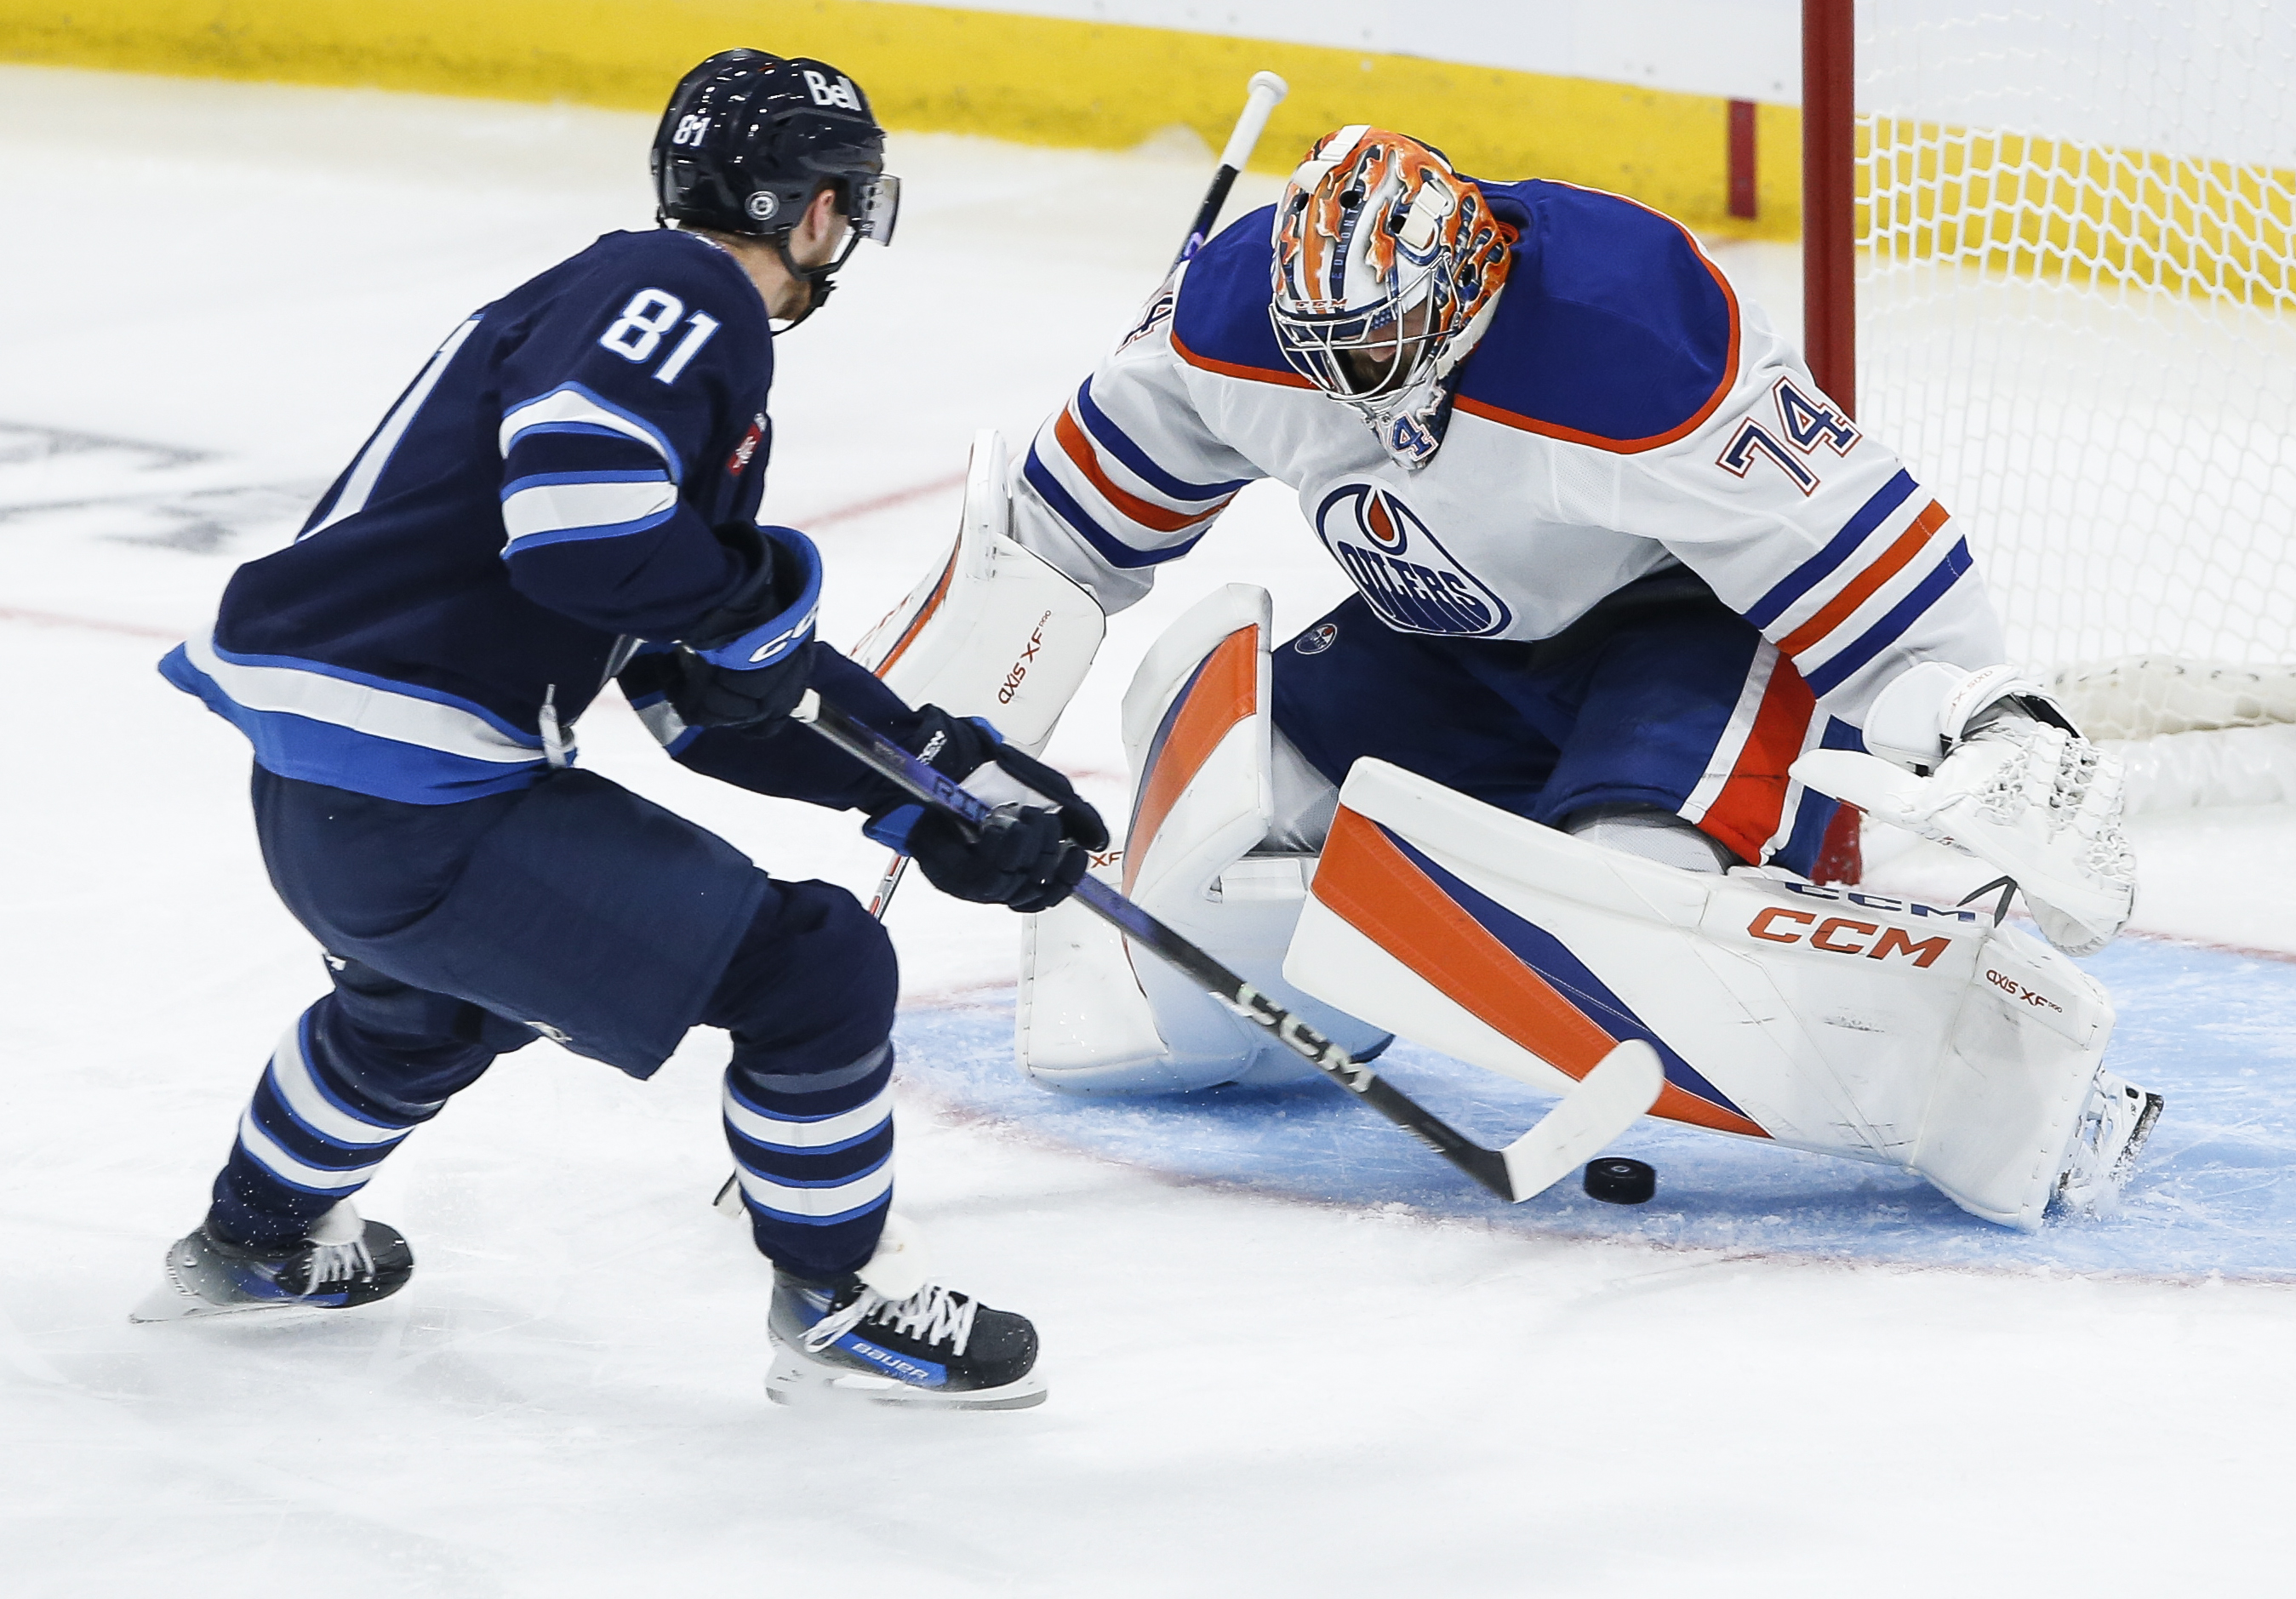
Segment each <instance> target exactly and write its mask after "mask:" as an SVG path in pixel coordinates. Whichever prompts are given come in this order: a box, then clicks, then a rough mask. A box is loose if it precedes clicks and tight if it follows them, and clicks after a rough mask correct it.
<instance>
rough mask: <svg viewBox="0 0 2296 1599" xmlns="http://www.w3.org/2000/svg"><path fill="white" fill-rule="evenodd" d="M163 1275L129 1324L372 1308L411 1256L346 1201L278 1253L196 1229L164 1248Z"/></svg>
mask: <svg viewBox="0 0 2296 1599" xmlns="http://www.w3.org/2000/svg"><path fill="white" fill-rule="evenodd" d="M166 1271H167V1281H165V1282H164V1283H160V1286H159V1287H158V1288H155V1289H153V1290H152V1292H151V1293H150V1294H149V1295H148V1296H147V1297H146V1298H145V1299H144V1300H143V1303H142V1304H140V1305H138V1306H136V1307H135V1309H133V1310H131V1311H129V1312H128V1315H127V1319H128V1320H130V1321H135V1322H172V1321H184V1320H187V1319H189V1318H191V1317H193V1316H233V1315H238V1314H242V1313H244V1312H248V1311H282V1310H314V1309H316V1310H341V1309H345V1308H348V1307H350V1306H353V1305H365V1304H371V1303H372V1302H373V1301H374V1300H380V1299H384V1298H387V1297H388V1296H389V1295H391V1294H394V1293H397V1292H398V1291H399V1290H400V1289H401V1288H404V1287H405V1286H406V1279H407V1278H409V1277H410V1276H413V1275H414V1251H412V1250H410V1249H408V1248H407V1246H406V1238H405V1237H404V1236H402V1235H401V1234H400V1233H399V1231H398V1228H396V1227H392V1226H385V1225H384V1224H383V1223H381V1222H379V1221H366V1220H365V1219H364V1218H361V1217H360V1215H359V1213H358V1211H357V1210H355V1209H353V1207H352V1205H351V1202H350V1201H348V1200H345V1201H342V1202H341V1203H340V1204H339V1205H337V1206H336V1207H335V1208H334V1209H333V1210H330V1211H328V1212H327V1213H326V1214H325V1215H324V1216H322V1217H321V1218H319V1219H318V1220H317V1221H316V1222H314V1223H313V1224H312V1226H311V1230H310V1231H309V1232H307V1233H306V1234H303V1237H302V1241H301V1242H299V1243H297V1244H295V1245H294V1246H293V1247H292V1248H291V1249H288V1250H286V1251H283V1252H281V1253H278V1254H265V1253H263V1252H261V1251H256V1250H249V1249H242V1248H241V1247H239V1246H238V1245H236V1244H233V1243H227V1242H225V1241H224V1240H222V1239H220V1238H217V1237H215V1236H214V1235H213V1234H210V1233H209V1231H208V1229H207V1226H206V1224H204V1223H202V1224H201V1225H200V1226H197V1227H195V1228H193V1230H192V1233H191V1235H190V1236H189V1237H186V1238H184V1239H180V1240H178V1241H177V1242H176V1243H175V1244H174V1245H172V1246H171V1247H170V1248H169V1249H168V1259H167V1266H166Z"/></svg>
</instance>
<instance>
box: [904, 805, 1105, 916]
mask: <svg viewBox="0 0 2296 1599" xmlns="http://www.w3.org/2000/svg"><path fill="white" fill-rule="evenodd" d="M901 810H902V811H909V812H913V813H914V814H912V815H910V816H906V817H902V816H901V812H895V813H894V814H893V816H892V817H888V818H886V820H888V821H892V820H895V819H896V818H898V819H900V820H906V823H907V826H906V828H905V829H903V830H902V832H903V836H902V838H901V840H900V842H899V843H898V845H897V846H896V848H898V849H906V851H908V853H909V854H910V855H911V856H913V857H915V859H916V863H917V865H919V866H920V867H922V869H923V871H924V874H925V876H926V878H927V880H929V881H931V883H932V886H933V887H935V888H937V889H939V890H940V891H941V892H942V893H944V894H951V895H954V896H955V897H956V898H959V899H970V900H972V901H973V902H974V903H975V904H978V905H1005V906H1011V907H1012V908H1013V909H1014V910H1016V911H1046V910H1050V909H1052V907H1053V906H1056V905H1058V904H1059V903H1060V902H1061V901H1062V900H1063V899H1066V898H1068V897H1069V894H1070V891H1071V890H1074V889H1075V887H1076V886H1077V881H1078V879H1079V878H1081V877H1082V876H1083V875H1084V873H1085V868H1086V867H1087V866H1088V865H1091V864H1092V857H1091V856H1090V855H1088V854H1087V853H1086V851H1085V850H1084V849H1081V848H1080V847H1078V845H1077V844H1076V843H1075V842H1074V841H1072V840H1070V838H1069V836H1068V834H1067V832H1066V831H1065V830H1064V829H1063V827H1062V823H1061V813H1060V812H1058V811H1052V810H1045V809H1043V808H1039V807H1037V806H1034V805H1022V804H1021V803H1019V802H1018V801H1014V802H1013V803H1010V804H1005V805H1000V806H998V807H997V808H996V809H995V810H994V811H992V812H991V813H990V814H989V816H988V820H987V821H985V822H983V823H982V824H980V827H979V828H978V829H977V830H976V829H975V828H974V827H973V826H972V824H970V823H966V822H960V821H959V820H957V818H956V817H955V816H954V815H953V814H951V813H950V812H948V811H945V810H941V809H939V808H934V809H931V810H924V809H922V808H913V807H909V806H903V807H902V808H901ZM886 831H887V830H885V829H883V828H882V827H881V825H873V826H872V827H871V828H870V830H869V832H870V836H871V837H872V838H876V839H879V840H883V839H884V838H885V836H886Z"/></svg>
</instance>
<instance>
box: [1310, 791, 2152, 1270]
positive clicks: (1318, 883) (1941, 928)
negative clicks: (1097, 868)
mask: <svg viewBox="0 0 2296 1599" xmlns="http://www.w3.org/2000/svg"><path fill="white" fill-rule="evenodd" d="M1284 970H1285V973H1286V975H1287V976H1288V977H1290V978H1291V979H1292V981H1293V982H1294V983H1296V984H1297V985H1298V986H1300V988H1304V989H1306V990H1307V991H1308V992H1309V993H1313V994H1320V995H1324V996H1327V997H1329V996H1337V995H1341V994H1344V995H1346V996H1348V1002H1349V1008H1350V1009H1351V1010H1353V1011H1354V1012H1355V1013H1357V1014H1358V1015H1361V1016H1363V1017H1365V1019H1366V1020H1367V1021H1371V1022H1373V1023H1375V1024H1377V1025H1379V1026H1382V1027H1386V1028H1390V1029H1393V1030H1394V1031H1396V1032H1398V1033H1399V1034H1401V1035H1403V1036H1405V1037H1410V1038H1412V1039H1414V1040H1415V1041H1416V1042H1419V1043H1423V1044H1425V1045H1428V1046H1431V1047H1434V1048H1438V1049H1441V1050H1444V1051H1446V1052H1447V1053H1449V1054H1453V1055H1456V1056H1457V1057H1458V1058H1460V1059H1462V1060H1466V1061H1470V1062H1473V1063H1475V1064H1478V1065H1481V1066H1484V1067H1487V1068H1489V1069H1490V1070H1497V1071H1501V1072H1505V1073H1506V1074H1508V1075H1510V1076H1514V1077H1518V1078H1523V1079H1524V1080H1526V1081H1529V1082H1531V1083H1533V1084H1537V1085H1539V1086H1543V1087H1552V1088H1557V1089H1559V1088H1562V1087H1566V1086H1567V1084H1568V1082H1569V1081H1571V1080H1575V1079H1577V1078H1581V1077H1583V1076H1585V1075H1586V1073H1587V1071H1588V1070H1592V1068H1593V1067H1594V1065H1595V1063H1596V1062H1598V1061H1600V1060H1601V1059H1602V1058H1603V1055H1604V1054H1607V1053H1608V1051H1609V1050H1610V1049H1611V1048H1612V1047H1613V1046H1615V1045H1616V1044H1617V1043H1619V1042H1620V1041H1623V1040H1625V1039H1628V1038H1640V1039H1643V1040H1644V1042H1646V1043H1649V1044H1650V1045H1651V1046H1652V1047H1653V1048H1654V1049H1656V1050H1657V1052H1658V1054H1659V1056H1660V1059H1661V1062H1662V1064H1663V1065H1664V1067H1665V1070H1666V1078H1667V1083H1666V1087H1664V1088H1663V1089H1662V1090H1661V1094H1660V1097H1659V1100H1658V1103H1656V1105H1655V1106H1654V1107H1653V1108H1652V1114H1653V1115H1658V1116H1662V1117H1667V1118H1669V1119H1674V1120H1677V1121H1685V1122H1689V1123H1692V1124H1693V1125H1696V1126H1701V1127H1705V1128H1710V1129H1713V1130H1716V1131H1721V1132H1730V1133H1736V1134H1740V1135H1743V1136H1750V1137H1765V1138H1770V1139H1774V1140H1775V1141H1777V1142H1780V1143H1784V1144H1792V1145H1794V1146H1796V1147H1799V1148H1803V1149H1810V1150H1816V1151H1819V1152H1824V1153H1828V1154H1835V1155H1844V1156H1848V1157H1850V1158H1852V1159H1857V1160H1876V1161H1885V1162H1888V1163H1890V1164H1893V1165H1898V1166H1903V1167H1905V1168H1907V1169H1911V1170H1913V1171H1915V1172H1917V1173H1918V1174H1920V1175H1921V1176H1923V1177H1926V1178H1927V1179H1928V1180H1929V1181H1930V1182H1931V1183H1932V1184H1933V1185H1936V1186H1937V1187H1938V1188H1939V1190H1941V1191H1942V1192H1943V1193H1946V1194H1947V1196H1948V1197H1949V1198H1950V1199H1952V1200H1953V1201H1955V1202H1956V1203H1957V1204H1959V1205H1961V1206H1962V1207H1963V1208H1964V1209H1965V1210H1970V1211H1972V1213H1974V1214H1976V1215H1979V1216H1981V1217H1984V1218H1986V1219H1988V1220H1990V1221H1996V1222H2000V1223H2003V1224H2005V1225H2008V1226H2018V1227H2025V1228H2031V1227H2035V1226H2039V1224H2040V1220H2041V1217H2042V1214H2043V1212H2044V1210H2046V1207H2047V1204H2048V1202H2049V1199H2050V1196H2051V1194H2052V1193H2053V1192H2054V1189H2055V1186H2056V1183H2057V1178H2058V1175H2059V1174H2060V1173H2061V1172H2062V1171H2063V1170H2064V1169H2065V1167H2066V1163H2067V1160H2068V1159H2069V1151H2070V1146H2071V1142H2072V1139H2073V1135H2074V1132H2075V1129H2076V1124H2077V1122H2078V1119H2079V1115H2080V1112H2081V1110H2082V1107H2083V1104H2084V1103H2085V1102H2086V1100H2087V1095H2088V1093H2089V1089H2090V1086H2091V1084H2092V1083H2093V1082H2094V1081H2095V1078H2096V1076H2097V1070H2098V1063H2099V1061H2100V1059H2101V1057H2102V1055H2103V1051H2104V1046H2105V1042H2106V1039H2107V1038H2108V1037H2110V1036H2111V1032H2112V1007H2111V1005H2109V1004H2108V1003H2107V1001H2106V999H2105V997H2104V994H2103V990H2102V989H2101V988H2098V987H2097V985H2096V984H2095V983H2094V982H2093V981H2092V980H2089V979H2088V978H2087V976H2086V975H2085V974H2084V973H2082V972H2080V970H2079V968H2078V967H2076V966H2074V965H2073V964H2071V962H2069V961H2066V960H2064V959H2063V958H2062V956H2060V955H2056V954H2055V953H2054V951H2051V950H2049V949H2048V948H2047V947H2046V946H2044V945H2042V944H2041V943H2039V942H2038V940H2036V939H2030V938H2028V937H2026V936H2025V935H2023V934H2021V933H2019V932H2016V931H2014V930H2012V929H2007V928H1998V927H1995V926H1993V925H1991V923H1990V922H1989V919H1988V918H1986V917H1985V916H1982V915H1980V914H1978V913H1975V912H1972V911H1967V910H1961V909H1938V908H1935V907H1931V906H1919V905H1912V904H1907V903H1904V902H1900V901H1897V900H1892V899H1887V898H1882V897H1880V896H1877V895H1867V894H1862V893H1855V892H1849V893H1845V892H1844V891H1842V890H1836V889H1830V888H1822V887H1818V886H1816V885H1812V884H1808V883H1801V882H1783V881H1776V880H1774V879H1771V878H1767V877H1765V876H1762V875H1759V874H1756V873H1738V874H1735V875H1732V876H1728V877H1719V878H1718V877H1715V876H1711V875H1707V874H1702V873H1690V872H1685V871H1681V870H1678V869H1677V868H1674V867H1669V866H1666V865H1660V864H1658V863H1656V862H1653V861H1649V860H1644V859H1641V858H1638V857H1635V856H1632V855H1627V854H1621V853H1619V852H1616V851H1613V850H1608V849H1600V848H1597V847H1595V846H1592V845H1589V844H1587V843H1586V842H1584V841H1582V840H1575V839H1571V838H1569V837H1566V836H1565V835H1563V834H1561V833H1558V832H1554V831H1552V830H1549V829H1546V828H1543V827H1540V826H1538V825H1536V824H1531V823H1528V822H1525V821H1524V820H1522V819H1521V818H1520V817H1517V816H1512V815H1509V814H1508V813H1506V812H1504V811H1500V810H1497V809H1496V808H1492V807H1490V806H1486V805H1482V804H1480V803H1479V802H1477V801H1475V800H1473V799H1469V798H1467V797H1466V796H1464V795H1463V794H1459V793H1457V792H1456V791H1451V790H1448V789H1445V788H1443V787H1442V786H1441V785H1439V784H1437V783H1431V782H1429V781H1427V780H1426V779H1424V778H1420V777H1416V776H1414V775H1411V774H1409V773H1406V772H1403V771H1401V770H1400V769H1398V768H1396V767H1389V766H1386V765H1384V764H1383V763H1380V762H1375V761H1366V762H1363V763H1361V764H1359V765H1358V766H1357V767H1356V769H1355V771H1354V772H1352V773H1351V774H1350V775H1349V780H1348V783H1347V785H1346V787H1345V788H1344V789H1343V790H1342V791H1341V805H1340V811H1339V815H1338V816H1337V818H1336V820H1335V821H1334V823H1333V829H1332V835H1331V839H1330V841H1329V843H1328V844H1327V845H1326V848H1325V850H1324V859H1323V863H1322V865H1321V867H1320V869H1319V870H1318V872H1317V873H1316V879H1315V882H1314V885H1313V893H1312V898H1311V900H1310V903H1309V905H1308V907H1307V909H1306V911H1305V912H1304V913H1303V914H1302V915H1301V917H1300V924H1299V931H1298V932H1297V933H1296V934H1295V935H1294V937H1293V939H1292V951H1291V955H1290V957H1289V959H1288V960H1287V962H1286V963H1285V967H1284Z"/></svg>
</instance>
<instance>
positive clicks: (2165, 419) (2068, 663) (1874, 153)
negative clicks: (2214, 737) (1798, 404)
mask: <svg viewBox="0 0 2296 1599" xmlns="http://www.w3.org/2000/svg"><path fill="white" fill-rule="evenodd" d="M1857 23H1858V27H1857V90H1856V93H1857V113H1858V122H1857V139H1858V193H1859V207H1858V232H1859V245H1860V250H1859V262H1858V283H1857V294H1858V346H1859V348H1858V406H1859V411H1860V413H1861V415H1862V417H1863V418H1864V419H1865V420H1866V421H1868V422H1871V424H1872V425H1873V426H1874V429H1875V430H1876V431H1877V432H1878V433H1879V434H1881V436H1882V437H1885V438H1887V439H1890V441H1891V443H1892V444H1893V445H1895V446H1896V447H1898V448H1899V449H1901V450H1902V451H1903V452H1904V453H1905V454H1906V455H1907V457H1908V459H1909V460H1910V461H1911V462H1912V463H1913V464H1914V467H1915V471H1916V472H1917V474H1918V475H1919V476H1921V478H1922V479H1923V481H1924V483H1926V484H1928V485H1930V486H1931V487H1933V488H1935V489H1936V491H1937V493H1938V496H1939V499H1941V500H1942V501H1943V502H1944V503H1945V504H1946V506H1947V507H1948V509H1949V510H1951V511H1952V512H1954V514H1955V517H1956V521H1958V522H1959V523H1960V525H1961V527H1962V529H1963V530H1964V533H1965V534H1966V536H1967V537H1968V539H1969V541H1970V547H1971V549H1972V551H1973V552H1974V553H1976V555H1977V556H1978V559H1979V561H1980V570H1983V571H1984V573H1985V575H1986V578H1987V581H1988V583H1989V586H1991V588H1992V590H1993V592H1994V594H1995V595H1996V598H1997V602H1998V603H1999V604H2000V607H2001V609H2002V611H2003V612H2004V615H2005V620H2006V622H2007V625H2008V627H2009V633H2010V649H2011V652H2012V653H2013V656H2015V657H2016V658H2018V659H2020V660H2024V661H2026V662H2028V663H2030V664H2031V665H2033V666H2036V667H2038V668H2043V669H2045V670H2046V671H2049V672H2052V673H2054V674H2055V675H2057V676H2058V679H2059V682H2060V684H2061V685H2062V688H2063V689H2064V691H2065V693H2067V694H2068V696H2069V697H2070V698H2071V699H2072V700H2073V701H2076V702H2077V703H2076V714H2077V715H2082V716H2084V717H2087V720H2088V721H2089V722H2090V723H2091V724H2093V725H2094V726H2095V732H2096V733H2097V734H2100V735H2102V736H2118V737H2124V738H2145V737H2150V736H2152V735H2153V734H2181V733H2184V732H2185V731H2188V730H2193V729H2215V728H2227V727H2230V728H2239V727H2243V726H2266V725H2268V724H2273V723H2282V722H2287V721H2290V720H2296V670H2292V669H2291V668H2296V4H2290V3H2289V0H2186V3H2185V4H2167V3H2163V0H2028V3H2026V4H1998V5H1993V6H1985V5H1981V4H1973V3H1972V0H1859V4H1858V6H1857ZM2219 797H2235V796H2229V795H2227V796H2219ZM2239 797H2246V798H2272V797H2278V796H2276V795H2272V794H2266V793H2263V792H2261V791H2259V792H2254V793H2249V794H2246V795H2243V796H2239ZM2288 797H2292V798H2296V787H2292V792H2291V793H2290V795H2289V796H2288Z"/></svg>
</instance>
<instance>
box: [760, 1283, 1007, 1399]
mask: <svg viewBox="0 0 2296 1599" xmlns="http://www.w3.org/2000/svg"><path fill="white" fill-rule="evenodd" d="M767 1334H768V1336H770V1337H771V1339H772V1340H773V1343H774V1351H775V1352H774V1365H773V1370H772V1371H771V1372H770V1373H768V1374H767V1377H766V1397H767V1398H769V1399H771V1400H773V1401H774V1403H775V1404H776V1405H797V1404H804V1403H808V1402H809V1401H811V1400H814V1399H816V1398H822V1399H828V1398H840V1399H848V1400H852V1399H859V1400H863V1401H866V1402H869V1403H873V1404H879V1405H914V1406H929V1407H933V1408H940V1409H967V1410H1021V1409H1025V1408H1026V1407H1027V1406H1030V1405H1041V1404H1043V1403H1044V1402H1045V1384H1044V1380H1043V1379H1042V1378H1040V1377H1037V1376H1035V1375H1033V1374H1032V1368H1033V1367H1034V1366H1035V1365H1036V1364H1037V1329H1036V1328H1035V1327H1034V1326H1033V1325H1031V1324H1029V1318H1028V1317H1027V1316H1015V1315H1013V1313H1012V1312H1011V1311H1009V1310H992V1309H990V1308H988V1306H986V1305H984V1304H982V1303H981V1302H980V1300H976V1299H974V1298H972V1296H971V1295H970V1294H962V1293H957V1292H954V1291H953V1290H950V1289H947V1288H942V1287H940V1286H939V1285H938V1284H928V1285H927V1286H925V1287H923V1288H920V1289H919V1290H917V1292H914V1293H913V1294H911V1295H910V1296H909V1297H908V1298H907V1299H905V1300H889V1299H887V1298H886V1297H885V1296H884V1295H882V1294H881V1293H879V1292H877V1291H876V1290H875V1289H873V1288H871V1287H869V1286H868V1285H867V1284H866V1283H863V1282H862V1281H861V1279H860V1278H859V1277H857V1276H856V1277H844V1278H840V1279H839V1280H838V1281H836V1282H833V1283H811V1282H808V1281H806V1280H805V1279H804V1278H802V1277H792V1276H790V1275H787V1274H785V1273H782V1272H775V1274H774V1305H773V1311H772V1313H771V1315H770V1316H769V1317H768V1318H767Z"/></svg>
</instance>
